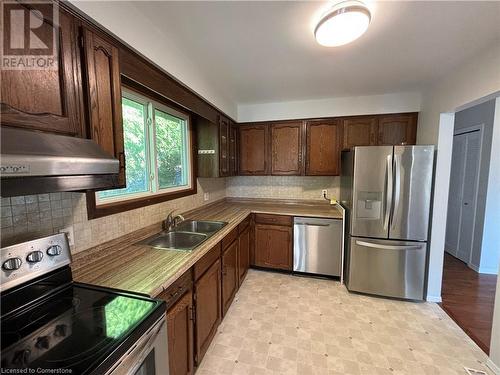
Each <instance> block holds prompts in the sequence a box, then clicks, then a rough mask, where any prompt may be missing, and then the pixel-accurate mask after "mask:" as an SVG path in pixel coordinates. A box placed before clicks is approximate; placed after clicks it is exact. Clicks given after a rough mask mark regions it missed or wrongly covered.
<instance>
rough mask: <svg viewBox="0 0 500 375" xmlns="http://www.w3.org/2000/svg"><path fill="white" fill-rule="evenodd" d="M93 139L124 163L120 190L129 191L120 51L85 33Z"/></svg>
mask: <svg viewBox="0 0 500 375" xmlns="http://www.w3.org/2000/svg"><path fill="white" fill-rule="evenodd" d="M83 43H84V52H85V53H84V56H85V68H86V78H87V98H88V117H89V130H90V138H92V139H93V140H94V141H95V142H97V143H98V144H99V145H100V146H101V147H102V148H103V149H104V151H107V152H108V153H109V154H110V155H114V156H115V157H116V158H117V159H118V160H119V162H120V172H119V178H118V180H119V186H117V187H125V152H124V145H123V124H122V106H121V103H122V98H121V80H120V68H119V61H118V58H119V57H118V52H119V51H118V48H117V47H115V46H114V45H113V44H111V42H109V41H108V40H107V39H105V38H104V37H103V36H101V35H99V34H97V33H95V32H93V31H90V30H89V29H86V28H84V29H83Z"/></svg>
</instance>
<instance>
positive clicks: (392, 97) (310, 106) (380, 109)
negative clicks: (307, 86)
mask: <svg viewBox="0 0 500 375" xmlns="http://www.w3.org/2000/svg"><path fill="white" fill-rule="evenodd" d="M420 102H421V96H420V94H419V93H417V92H403V93H391V94H384V95H370V96H353V97H342V98H327V99H316V100H302V101H289V102H276V103H261V104H240V105H238V121H240V122H247V121H268V120H286V119H297V118H314V117H335V116H349V115H370V114H379V113H397V112H418V111H420Z"/></svg>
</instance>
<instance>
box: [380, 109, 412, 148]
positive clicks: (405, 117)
mask: <svg viewBox="0 0 500 375" xmlns="http://www.w3.org/2000/svg"><path fill="white" fill-rule="evenodd" d="M417 118H418V115H417V114H416V113H409V114H395V115H384V116H380V117H379V119H378V145H414V144H415V143H416V142H417Z"/></svg>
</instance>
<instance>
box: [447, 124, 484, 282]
mask: <svg viewBox="0 0 500 375" xmlns="http://www.w3.org/2000/svg"><path fill="white" fill-rule="evenodd" d="M476 131H479V132H480V142H479V158H478V165H479V167H478V173H477V179H476V181H475V185H476V186H475V192H474V207H473V211H474V218H473V220H472V240H471V248H470V251H469V257H468V259H467V266H468V267H469V268H472V269H473V270H474V271H476V272H479V265H477V266H476V265H474V264H472V246H473V244H474V240H475V237H476V231H475V229H476V212H477V198H478V193H479V179H480V177H481V176H480V172H481V170H480V169H481V162H482V155H483V138H484V124H483V123H481V124H479V125H471V126H468V127H466V128H462V129H458V130H454V131H453V137H455V136H458V135H464V134H468V133H474V132H476ZM465 147H466V152H467V148H468V142H467V143H466V144H465ZM452 152H453V149H452ZM466 163H467V159H466V160H465V163H464V170H465V167H466V165H467V164H466ZM450 169H451V168H450ZM450 171H451V170H450ZM464 177H465V176H464ZM462 199H463V185H462ZM462 209H463V204H462V203H461V204H460V218H459V223H458V228H459V231H458V238H457V249H456V254H455V255H453V254H451V255H453V256H454V257H456V258H457V259H459V258H458V256H457V255H458V249H459V248H460V232H461V229H462Z"/></svg>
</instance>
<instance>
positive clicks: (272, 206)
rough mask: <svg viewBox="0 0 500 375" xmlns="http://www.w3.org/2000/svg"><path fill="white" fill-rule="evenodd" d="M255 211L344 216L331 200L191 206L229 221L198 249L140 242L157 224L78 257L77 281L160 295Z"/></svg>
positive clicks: (202, 215) (202, 216)
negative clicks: (167, 247)
mask: <svg viewBox="0 0 500 375" xmlns="http://www.w3.org/2000/svg"><path fill="white" fill-rule="evenodd" d="M250 213H269V214H279V215H290V216H309V217H323V218H332V219H342V213H341V212H340V211H339V210H338V209H337V208H335V207H334V206H330V205H328V204H318V203H311V204H309V203H307V204H306V203H302V204H297V203H293V204H290V203H285V202H279V201H273V202H263V201H261V200H256V201H250V200H247V201H235V200H223V201H220V202H218V203H215V204H211V205H207V206H205V207H201V208H199V209H196V210H193V211H190V212H189V213H187V214H186V215H185V218H186V219H198V220H219V221H225V222H227V223H228V224H227V225H226V226H225V227H224V228H222V229H221V230H220V231H218V232H217V233H215V234H214V235H213V236H212V237H210V238H209V239H208V240H206V241H205V242H203V243H202V244H201V245H199V246H198V247H197V248H196V249H194V250H192V251H178V250H161V249H155V248H152V247H150V246H147V245H137V244H135V243H136V242H138V241H140V240H142V239H144V238H146V237H149V236H151V235H153V234H155V233H158V232H159V231H160V230H161V225H160V224H156V225H153V226H150V227H148V228H144V229H142V230H139V231H136V232H133V233H131V234H128V235H125V236H123V237H121V238H118V239H116V240H112V241H110V242H108V243H106V244H103V245H100V246H97V247H95V248H91V249H88V250H84V251H82V252H80V253H78V254H76V255H74V256H73V262H72V265H71V268H72V270H73V279H74V280H75V281H77V282H82V283H88V284H93V285H99V286H103V287H108V288H116V289H122V290H127V291H131V292H137V293H142V294H146V295H149V296H151V297H155V296H157V295H158V294H159V293H161V292H162V291H163V290H164V289H166V288H168V287H169V286H170V285H171V284H172V283H173V282H174V281H175V280H177V279H178V278H179V277H180V276H181V275H182V274H183V273H184V272H186V271H187V270H189V269H190V268H191V267H192V266H193V265H194V264H195V263H196V262H197V261H198V260H199V259H200V258H201V257H203V255H205V254H206V253H207V252H208V251H209V250H210V249H211V248H212V247H213V246H215V245H216V244H217V243H219V242H220V241H221V240H222V239H223V238H224V237H225V236H226V235H227V234H228V233H229V232H230V231H231V230H232V229H234V228H235V227H236V226H237V225H238V224H240V223H241V222H242V221H243V220H244V219H245V218H246V217H247V216H248V215H249V214H250Z"/></svg>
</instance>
